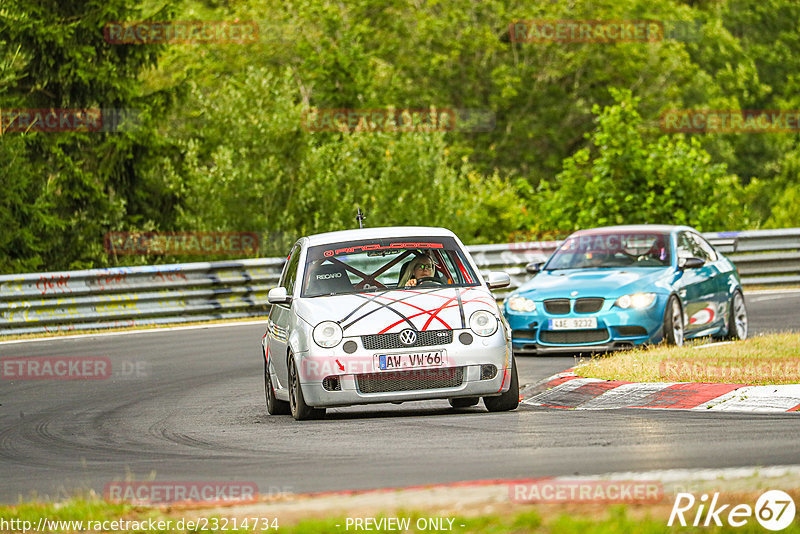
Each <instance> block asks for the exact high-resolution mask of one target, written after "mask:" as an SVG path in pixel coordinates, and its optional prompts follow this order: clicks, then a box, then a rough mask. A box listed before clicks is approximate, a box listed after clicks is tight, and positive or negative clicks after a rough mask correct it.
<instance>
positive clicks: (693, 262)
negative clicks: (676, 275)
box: [679, 258, 706, 269]
mask: <svg viewBox="0 0 800 534" xmlns="http://www.w3.org/2000/svg"><path fill="white" fill-rule="evenodd" d="M705 264H706V260H701V259H700V258H686V259H684V260H683V261H682V262H680V263H679V266H680V268H681V269H699V268H700V267H702V266H703V265H705Z"/></svg>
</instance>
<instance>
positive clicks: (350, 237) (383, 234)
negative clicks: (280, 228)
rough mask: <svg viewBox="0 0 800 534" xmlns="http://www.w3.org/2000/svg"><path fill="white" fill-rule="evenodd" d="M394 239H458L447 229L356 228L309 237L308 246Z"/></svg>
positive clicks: (426, 227) (410, 227) (420, 227)
mask: <svg viewBox="0 0 800 534" xmlns="http://www.w3.org/2000/svg"><path fill="white" fill-rule="evenodd" d="M392 237H456V235H455V234H454V233H453V232H451V231H450V230H448V229H447V228H437V227H432V226H386V227H379V228H356V229H354V230H340V231H338V232H326V233H324V234H314V235H310V236H307V237H306V239H308V245H309V246H315V245H324V244H327V243H342V242H345V241H357V240H360V239H381V238H392Z"/></svg>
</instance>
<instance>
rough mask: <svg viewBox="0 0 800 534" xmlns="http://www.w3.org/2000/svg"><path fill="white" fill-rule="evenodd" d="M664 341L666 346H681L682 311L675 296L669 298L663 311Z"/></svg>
mask: <svg viewBox="0 0 800 534" xmlns="http://www.w3.org/2000/svg"><path fill="white" fill-rule="evenodd" d="M664 341H665V342H666V343H667V345H676V346H678V347H680V346H682V345H683V310H682V309H681V302H680V301H679V300H678V297H676V296H675V295H672V296H671V297H670V298H669V300H668V301H667V307H666V309H665V310H664Z"/></svg>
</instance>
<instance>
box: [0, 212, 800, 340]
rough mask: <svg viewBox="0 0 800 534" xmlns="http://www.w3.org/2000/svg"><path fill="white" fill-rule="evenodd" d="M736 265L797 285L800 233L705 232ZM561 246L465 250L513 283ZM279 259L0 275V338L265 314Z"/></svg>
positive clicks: (762, 280) (760, 277)
mask: <svg viewBox="0 0 800 534" xmlns="http://www.w3.org/2000/svg"><path fill="white" fill-rule="evenodd" d="M703 235H704V236H705V237H706V239H708V240H709V241H711V242H712V243H713V244H714V245H715V246H716V247H717V248H719V249H720V250H721V251H722V252H723V253H725V254H726V255H727V256H728V257H730V258H731V259H733V261H734V262H735V263H736V265H737V267H738V269H739V273H740V275H741V277H742V283H743V284H745V285H770V286H779V285H786V284H800V228H790V229H783V230H748V231H742V232H714V233H706V234H703ZM559 244H560V242H559V241H543V242H528V243H506V244H498V245H476V246H470V247H467V248H468V249H469V251H470V253H471V254H472V256H473V258H474V259H475V262H476V263H477V264H478V267H479V268H480V269H481V272H483V273H484V274H485V273H488V272H489V271H497V270H502V271H506V272H507V273H508V274H509V275H510V276H511V286H510V287H509V288H506V289H503V290H501V291H499V292H497V293H496V294H497V297H498V298H503V297H505V295H507V294H508V293H509V292H511V291H513V290H514V289H516V288H517V287H519V286H520V285H521V284H522V283H524V282H525V281H526V280H528V279H529V278H530V276H531V275H529V274H528V273H526V272H525V265H527V264H528V263H530V262H533V261H544V260H545V259H547V257H548V256H549V255H550V254H551V253H552V252H553V251H554V250H555V249H556V247H558V245H559ZM284 261H285V259H284V258H262V259H248V260H238V261H219V262H210V263H208V262H205V263H183V264H174V265H155V266H142V267H116V268H110V269H92V270H85V271H65V272H51V273H32V274H19V275H6V276H0V335H9V334H31V333H41V332H60V331H78V330H91V329H102V328H113V327H120V326H144V325H153V324H169V323H176V322H187V321H204V320H212V319H229V318H240V317H253V316H261V315H264V314H265V313H266V312H267V310H268V306H269V304H268V303H267V293H268V292H269V289H270V288H272V287H274V286H275V285H276V284H277V282H278V278H279V276H280V271H281V268H282V266H283V263H284Z"/></svg>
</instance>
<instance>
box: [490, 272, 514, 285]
mask: <svg viewBox="0 0 800 534" xmlns="http://www.w3.org/2000/svg"><path fill="white" fill-rule="evenodd" d="M510 284H511V277H510V276H508V273H503V272H499V271H493V272H491V273H489V279H488V280H487V281H486V285H488V286H489V289H499V288H501V287H507V286H509V285H510Z"/></svg>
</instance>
